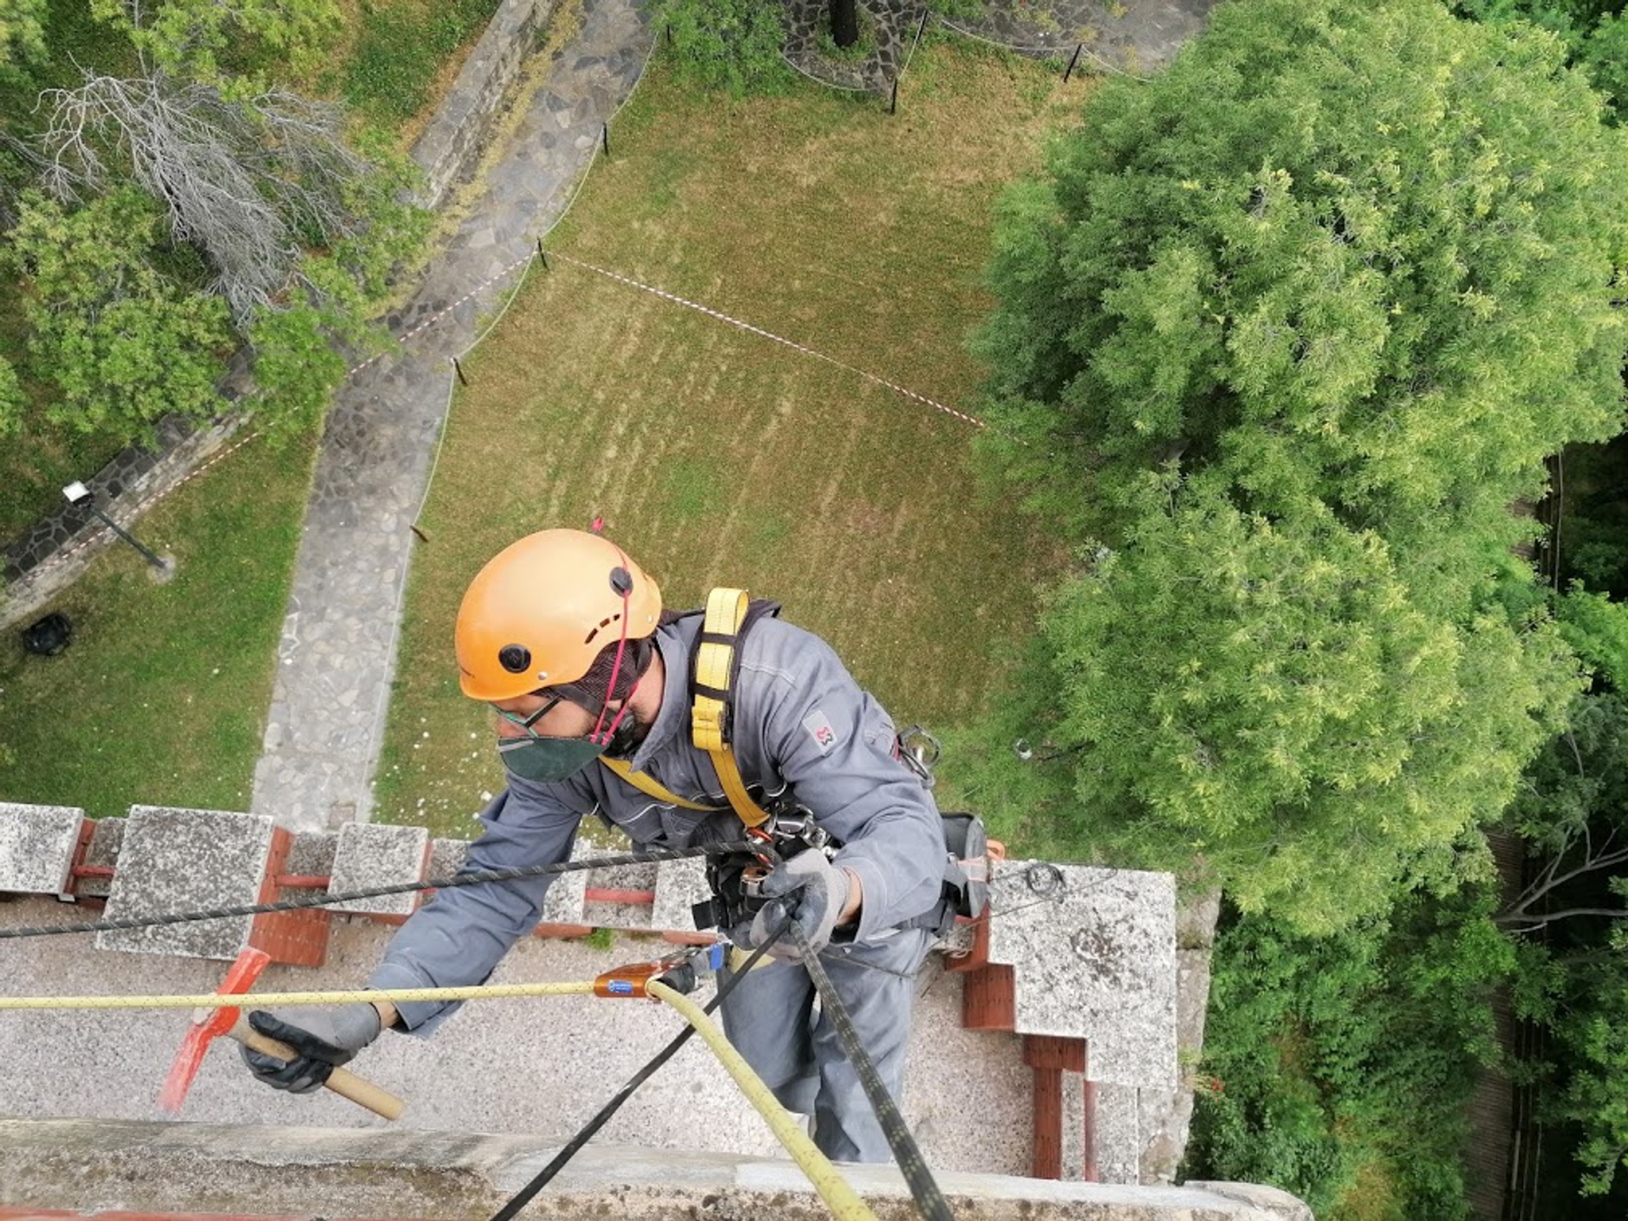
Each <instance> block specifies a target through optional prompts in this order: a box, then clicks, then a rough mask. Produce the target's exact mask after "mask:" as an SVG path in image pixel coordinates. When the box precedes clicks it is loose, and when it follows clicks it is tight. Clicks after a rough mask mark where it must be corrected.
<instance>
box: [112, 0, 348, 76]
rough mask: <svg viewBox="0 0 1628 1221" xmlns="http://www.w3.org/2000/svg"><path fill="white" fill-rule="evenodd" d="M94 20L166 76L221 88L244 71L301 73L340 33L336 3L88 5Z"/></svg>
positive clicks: (180, 0) (190, 0) (116, 1)
mask: <svg viewBox="0 0 1628 1221" xmlns="http://www.w3.org/2000/svg"><path fill="white" fill-rule="evenodd" d="M90 7H91V12H92V13H93V14H94V15H95V16H96V18H97V20H99V21H102V22H104V23H106V24H107V25H108V26H110V27H112V28H113V29H116V30H119V31H120V32H122V33H123V34H124V35H125V36H126V37H127V38H129V39H130V41H131V42H132V43H133V44H134V45H135V47H136V49H137V50H138V51H139V52H140V53H141V54H142V55H143V57H144V58H145V59H146V60H147V62H148V63H149V64H151V66H152V67H154V68H156V69H157V70H158V71H160V72H163V73H165V74H167V75H170V76H175V77H185V78H187V79H190V80H205V81H221V80H225V79H228V78H229V77H231V76H232V75H235V74H239V73H242V72H244V71H246V70H249V71H264V70H265V69H267V68H271V67H284V66H286V67H289V68H292V69H294V70H296V71H306V70H309V68H310V67H311V66H312V65H313V63H314V62H315V60H316V59H317V57H318V56H320V55H321V53H322V51H323V49H324V47H325V46H326V45H328V44H330V43H331V42H332V41H333V39H334V36H335V35H336V34H337V33H338V31H339V26H340V19H339V8H338V5H337V4H335V3H334V0H234V2H233V3H230V4H223V3H221V2H220V0H164V2H163V3H161V4H157V5H151V6H149V5H145V4H141V3H139V2H138V0H90Z"/></svg>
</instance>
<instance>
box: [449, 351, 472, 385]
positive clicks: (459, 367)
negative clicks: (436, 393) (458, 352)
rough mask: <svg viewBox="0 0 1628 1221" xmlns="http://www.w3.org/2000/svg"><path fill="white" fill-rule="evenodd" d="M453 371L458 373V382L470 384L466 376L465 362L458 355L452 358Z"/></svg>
mask: <svg viewBox="0 0 1628 1221" xmlns="http://www.w3.org/2000/svg"><path fill="white" fill-rule="evenodd" d="M452 371H453V372H454V373H456V374H457V375H458V384H459V385H460V386H467V385H469V379H468V378H467V377H465V376H464V367H463V364H462V362H461V361H459V359H458V358H457V357H456V356H454V357H453V358H452Z"/></svg>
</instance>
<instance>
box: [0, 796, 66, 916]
mask: <svg viewBox="0 0 1628 1221" xmlns="http://www.w3.org/2000/svg"><path fill="white" fill-rule="evenodd" d="M84 826H85V811H83V810H81V809H78V808H76V807H73V806H36V805H20V804H18V803H16V802H0V892H7V893H12V894H46V895H62V894H66V893H67V891H68V882H69V876H70V874H71V873H72V870H73V865H74V857H75V856H76V855H77V853H78V850H79V836H80V832H81V831H82V830H83V828H84Z"/></svg>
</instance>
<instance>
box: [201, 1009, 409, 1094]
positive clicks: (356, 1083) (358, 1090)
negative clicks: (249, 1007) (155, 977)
mask: <svg viewBox="0 0 1628 1221" xmlns="http://www.w3.org/2000/svg"><path fill="white" fill-rule="evenodd" d="M226 1034H227V1037H229V1038H232V1039H236V1040H237V1041H238V1042H239V1043H241V1044H243V1046H245V1047H247V1048H249V1049H250V1050H252V1051H257V1052H260V1053H261V1054H262V1055H267V1056H276V1057H277V1058H278V1059H279V1060H293V1059H297V1058H298V1057H299V1054H300V1053H299V1052H297V1051H295V1050H294V1049H293V1048H292V1047H290V1046H289V1045H288V1044H287V1043H280V1042H278V1041H277V1040H276V1039H273V1038H268V1037H267V1036H266V1035H263V1034H261V1033H260V1032H259V1031H258V1030H256V1029H255V1028H254V1027H253V1026H250V1025H249V1019H248V1018H246V1017H243V1016H241V1015H240V1016H239V1017H238V1019H237V1022H236V1024H235V1025H233V1027H232V1028H231V1029H230V1030H228V1031H227V1032H226ZM326 1085H327V1087H328V1088H329V1089H330V1090H332V1091H333V1092H334V1093H336V1094H338V1095H339V1096H340V1097H341V1098H349V1099H350V1100H351V1101H352V1102H354V1103H355V1104H356V1105H357V1106H363V1107H366V1108H367V1109H368V1110H370V1111H372V1112H373V1113H374V1114H375V1115H382V1116H384V1117H385V1118H386V1119H391V1120H395V1119H400V1118H401V1113H402V1112H403V1111H405V1110H406V1109H407V1104H406V1102H404V1101H403V1100H402V1099H400V1098H398V1097H396V1096H395V1095H394V1094H392V1093H391V1092H390V1091H389V1090H385V1089H380V1088H379V1087H378V1086H376V1085H374V1084H373V1082H371V1081H368V1080H366V1079H365V1078H363V1077H358V1076H357V1075H356V1074H355V1073H353V1072H351V1071H349V1070H348V1069H343V1068H336V1069H334V1070H333V1072H331V1073H329V1074H328V1080H327V1082H326Z"/></svg>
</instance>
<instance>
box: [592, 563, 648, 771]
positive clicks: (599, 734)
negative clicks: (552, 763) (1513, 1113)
mask: <svg viewBox="0 0 1628 1221" xmlns="http://www.w3.org/2000/svg"><path fill="white" fill-rule="evenodd" d="M632 602H633V590H632V588H631V587H629V588H628V589H627V590H626V591H625V592H624V593H623V594H622V637H621V639H620V640H618V641H617V642H616V660H615V661H613V662H611V673H610V681H609V682H607V683H606V684H605V698H604V700H602V701H601V702H600V705H599V715H598V717H597V718H595V720H594V728H593V732H592V733H590V734H589V735H588V741H590V742H597V743H599V744H600V745H602V746H609V745H610V742H611V738H612V736H613V735H614V734H615V733H616V729H617V726H619V725H620V724H621V723H622V718H623V717H625V716H626V715H627V710H628V707H629V706H630V705H631V704H632V703H633V697H634V696H635V695H637V694H638V691H639V684H640V683H641V682H643V681H644V675H643V674H641V675H639V677H638V678H636V679H634V680H633V690H631V691H629V692H628V693H627V698H626V699H625V700H623V701H622V706H621V707H620V708H618V709H617V710H616V715H615V717H613V718H612V719H611V723H610V724H609V725H606V724H605V715H606V714H607V713H608V712H610V699H611V696H612V695H613V694H615V691H616V680H617V678H618V677H619V676H620V675H621V673H622V658H623V657H624V656H625V655H626V653H627V621H628V615H629V613H630V611H631V609H632Z"/></svg>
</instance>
